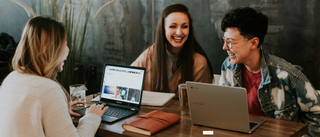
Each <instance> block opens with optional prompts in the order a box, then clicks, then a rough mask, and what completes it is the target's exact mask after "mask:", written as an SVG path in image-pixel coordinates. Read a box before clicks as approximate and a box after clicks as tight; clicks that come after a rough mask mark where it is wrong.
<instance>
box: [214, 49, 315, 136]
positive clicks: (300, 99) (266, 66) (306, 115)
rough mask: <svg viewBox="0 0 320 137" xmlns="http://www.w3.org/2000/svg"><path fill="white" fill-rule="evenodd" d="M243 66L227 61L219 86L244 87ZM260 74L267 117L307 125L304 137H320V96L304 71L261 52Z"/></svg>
mask: <svg viewBox="0 0 320 137" xmlns="http://www.w3.org/2000/svg"><path fill="white" fill-rule="evenodd" d="M242 65H243V64H231V61H230V58H229V57H228V58H227V59H226V60H225V61H224V62H223V64H222V67H221V77H220V79H219V83H218V84H219V85H226V86H233V87H244V86H243V78H242V68H243V67H242ZM260 70H261V76H262V79H261V83H260V85H259V88H258V99H259V102H260V105H261V107H262V109H263V111H264V113H265V115H266V116H268V117H273V118H278V119H284V120H291V121H296V122H302V123H305V124H308V133H307V134H305V135H304V136H314V137H315V136H320V102H319V101H320V95H319V94H320V93H319V91H317V90H316V89H315V88H314V87H313V86H312V84H311V83H310V81H309V80H308V78H307V77H306V75H305V74H304V71H303V69H302V68H301V67H300V66H297V65H292V64H290V63H289V62H287V61H285V60H284V59H282V58H279V57H276V56H274V55H270V54H268V53H267V52H266V51H264V50H263V49H262V48H261V59H260Z"/></svg>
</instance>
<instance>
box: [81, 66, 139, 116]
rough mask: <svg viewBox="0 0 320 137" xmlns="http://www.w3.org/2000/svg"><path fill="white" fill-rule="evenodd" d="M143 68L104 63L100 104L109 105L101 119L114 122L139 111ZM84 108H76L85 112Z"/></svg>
mask: <svg viewBox="0 0 320 137" xmlns="http://www.w3.org/2000/svg"><path fill="white" fill-rule="evenodd" d="M144 77H145V68H142V67H133V66H124V65H115V64H108V63H106V64H105V65H104V72H103V77H102V84H101V93H100V101H99V103H100V104H104V105H106V106H109V108H108V110H107V111H106V112H105V113H104V115H103V116H102V121H105V122H115V121H117V120H120V119H123V118H125V117H128V116H131V115H134V114H136V113H138V112H139V110H140V106H141V100H142V91H143V90H142V88H143V83H144ZM85 110H86V108H83V109H80V110H77V111H76V112H77V113H79V114H80V115H82V116H83V115H84V114H85Z"/></svg>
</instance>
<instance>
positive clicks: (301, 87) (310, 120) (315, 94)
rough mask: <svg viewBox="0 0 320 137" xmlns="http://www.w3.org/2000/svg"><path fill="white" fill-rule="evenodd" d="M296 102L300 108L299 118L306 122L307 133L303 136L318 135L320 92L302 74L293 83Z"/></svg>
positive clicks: (319, 132) (319, 130)
mask: <svg viewBox="0 0 320 137" xmlns="http://www.w3.org/2000/svg"><path fill="white" fill-rule="evenodd" d="M294 88H295V91H296V95H297V102H298V104H299V106H300V109H301V114H300V120H301V122H302V123H305V124H308V133H307V134H305V135H304V136H305V137H309V136H311V137H316V136H319V135H320V102H319V101H320V95H319V94H320V93H319V91H317V90H316V89H315V88H314V87H313V86H312V84H311V83H310V81H309V80H308V79H307V77H306V76H305V75H304V74H301V76H300V77H299V78H298V79H297V81H296V83H295V85H294Z"/></svg>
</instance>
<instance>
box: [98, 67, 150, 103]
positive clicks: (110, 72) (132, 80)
mask: <svg viewBox="0 0 320 137" xmlns="http://www.w3.org/2000/svg"><path fill="white" fill-rule="evenodd" d="M144 75H145V68H140V67H132V66H122V65H112V64H105V68H104V76H103V79H102V90H101V96H100V97H101V101H105V102H109V103H117V104H121V105H130V106H135V105H139V104H140V103H141V97H142V88H143V82H144Z"/></svg>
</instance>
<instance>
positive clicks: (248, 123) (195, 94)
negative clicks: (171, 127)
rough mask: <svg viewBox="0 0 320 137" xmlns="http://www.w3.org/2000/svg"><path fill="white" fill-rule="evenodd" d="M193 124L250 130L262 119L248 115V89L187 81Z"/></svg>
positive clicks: (258, 124) (259, 123)
mask: <svg viewBox="0 0 320 137" xmlns="http://www.w3.org/2000/svg"><path fill="white" fill-rule="evenodd" d="M186 83H187V94H188V101H189V108H190V113H191V120H192V123H193V124H195V125H202V126H208V127H214V128H221V129H226V130H232V131H239V132H245V133H252V132H253V131H254V130H255V129H257V128H258V127H259V126H260V125H261V124H263V123H264V122H265V119H261V118H253V117H249V111H248V101H247V91H246V89H245V88H241V87H228V86H220V85H214V84H207V83H199V82H191V81H187V82H186Z"/></svg>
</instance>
